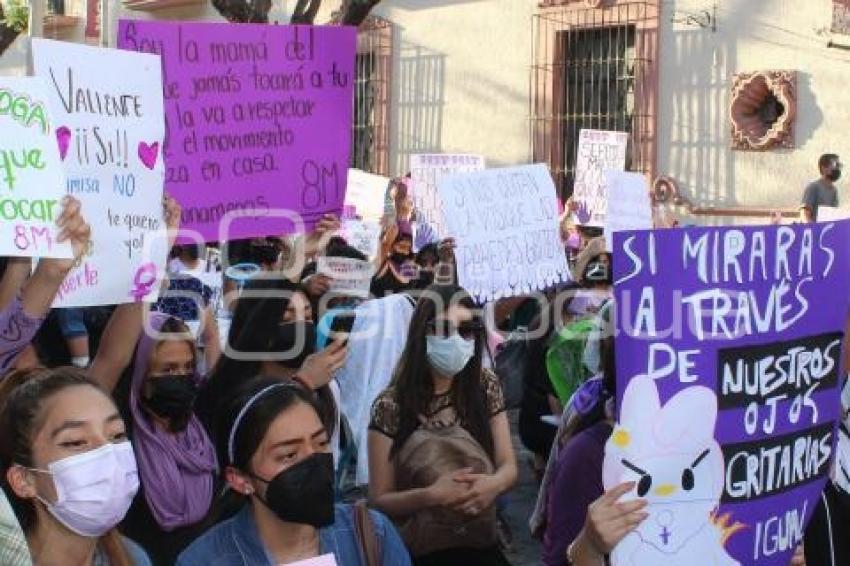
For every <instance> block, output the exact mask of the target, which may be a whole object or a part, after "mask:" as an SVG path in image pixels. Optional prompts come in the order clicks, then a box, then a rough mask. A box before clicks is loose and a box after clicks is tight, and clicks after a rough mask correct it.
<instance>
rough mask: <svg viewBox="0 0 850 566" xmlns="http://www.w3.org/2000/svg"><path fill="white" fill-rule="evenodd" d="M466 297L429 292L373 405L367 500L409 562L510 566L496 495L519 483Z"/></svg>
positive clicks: (496, 390)
mask: <svg viewBox="0 0 850 566" xmlns="http://www.w3.org/2000/svg"><path fill="white" fill-rule="evenodd" d="M474 310H475V305H474V303H473V302H472V299H471V298H470V297H469V295H468V294H467V293H466V292H465V291H464V290H463V289H461V288H459V287H454V286H431V287H428V288H427V289H426V290H425V291H424V292H423V293H422V296H421V298H420V299H419V303H418V305H417V307H416V310H415V311H414V313H413V318H412V320H411V323H410V332H409V334H408V337H407V342H406V345H405V349H404V353H403V354H402V357H401V360H400V361H399V365H398V367H397V369H396V373H395V376H394V378H393V382H392V384H391V385H390V387H389V388H388V389H387V390H385V391H384V392H383V393H382V394H381V395H380V396H379V397H378V399H377V400H376V401H375V404H374V406H373V409H372V420H371V424H370V432H369V480H370V481H369V483H370V487H369V489H370V493H369V496H370V499H371V501H372V502H373V504H374V505H375V507H376V508H378V509H379V510H381V511H383V512H384V513H386V514H387V515H389V516H390V517H391V518H393V519H394V520H395V521H396V524H397V525H399V527H400V531H401V533H402V537H403V538H404V540H405V543H406V544H407V545H408V548H409V550H410V551H411V555H412V556H413V558H414V563H415V564H420V565H429V564H435V565H436V564H439V565H441V566H447V565H448V566H450V565H452V564H479V565H486V564H507V560H506V559H505V557H504V555H503V554H502V553H501V551H500V550H499V548H498V545H497V540H496V511H495V506H494V501H495V499H496V497H498V496H499V495H501V494H502V493H504V492H506V491H507V490H508V489H510V487H511V486H512V485H513V484H514V482H515V481H516V477H517V469H516V460H515V457H514V451H513V446H512V445H511V438H510V430H509V426H508V420H507V416H506V413H505V403H504V396H503V394H502V389H501V385H500V383H499V380H498V378H497V377H496V376H495V374H493V373H492V372H490V371H488V370H484V369H482V367H481V358H482V349H483V344H484V332H483V331H484V326H483V324H482V323H481V320H480V319H479V318H478V317H476V315H475V313H474Z"/></svg>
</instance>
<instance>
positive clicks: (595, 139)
mask: <svg viewBox="0 0 850 566" xmlns="http://www.w3.org/2000/svg"><path fill="white" fill-rule="evenodd" d="M628 143H629V134H627V133H626V132H607V131H604V130H581V132H580V133H579V140H578V154H577V156H576V177H575V183H574V184H573V201H574V202H575V204H576V205H577V206H578V210H577V211H575V212H573V221H574V222H575V223H576V224H578V225H580V226H596V227H598V228H603V227H604V226H605V215H606V211H607V210H608V190H607V185H606V183H605V172H606V171H623V170H624V169H625V168H626V148H627V147H628Z"/></svg>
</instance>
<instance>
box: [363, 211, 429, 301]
mask: <svg viewBox="0 0 850 566" xmlns="http://www.w3.org/2000/svg"><path fill="white" fill-rule="evenodd" d="M381 245H382V248H383V249H382V250H381V252H380V253H379V257H380V258H381V262H380V263H379V264H378V266H377V270H376V271H375V276H374V277H373V278H372V286H371V288H370V292H371V293H372V295H374V296H375V297H379V298H380V297H385V296H387V295H391V294H395V293H401V292H403V291H406V290H408V289H410V288H412V287H414V286H415V285H416V282H417V277H418V273H419V269H418V266H417V265H416V262H415V261H414V259H415V256H414V255H413V234H412V232H411V231H410V224H409V223H404V222H399V223H398V225H395V226H392V227H390V229H388V230H387V232H386V233H385V234H384V237H383V241H382V244H381Z"/></svg>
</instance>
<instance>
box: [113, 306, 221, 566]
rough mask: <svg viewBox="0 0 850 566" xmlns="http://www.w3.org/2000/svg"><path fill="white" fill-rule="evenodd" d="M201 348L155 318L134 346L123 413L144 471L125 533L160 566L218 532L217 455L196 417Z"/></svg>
mask: <svg viewBox="0 0 850 566" xmlns="http://www.w3.org/2000/svg"><path fill="white" fill-rule="evenodd" d="M196 362H197V353H196V350H195V341H194V339H193V336H192V334H191V332H190V330H189V328H188V327H187V326H186V325H185V324H184V323H183V322H182V321H180V320H179V319H177V318H174V317H171V316H168V315H164V314H161V313H151V315H150V318H149V319H148V322H147V332H144V333H142V336H141V337H140V338H139V341H138V345H137V346H136V352H135V362H134V364H133V369H132V377H131V379H130V383H129V398H128V399H127V402H126V405H125V407H124V409H125V410H124V412H125V415H126V416H125V420H126V422H127V425H128V432H129V436H130V438H131V439H132V441H133V448H134V451H135V453H136V461H137V462H138V468H139V483H140V489H139V493H138V494H137V495H136V497H135V499H134V500H133V505H132V506H131V508H130V511H129V512H128V514H127V517H126V518H125V519H124V521H123V523H122V524H121V531H122V532H123V533H124V534H125V535H126V536H128V537H129V538H131V539H133V540H135V541H137V542H139V544H141V545H142V546H143V547H144V548H145V549H146V550H147V552H148V554H149V555H150V557H151V559H152V560H153V562H154V564H163V565H170V564H174V561H175V560H176V559H177V556H178V555H179V554H180V552H182V551H183V550H184V549H185V548H186V547H187V546H188V545H189V544H191V543H192V541H193V540H195V539H196V538H197V537H198V536H200V535H201V534H202V533H203V532H204V531H205V530H207V528H209V527H210V526H211V524H212V520H211V519H212V518H211V517H209V515H210V513H209V512H210V509H211V507H212V503H213V499H214V497H215V495H216V493H217V492H218V489H217V488H218V484H217V473H218V465H217V462H216V457H215V448H214V446H213V444H212V442H211V441H210V438H209V436H208V435H207V433H206V430H204V427H203V425H202V424H201V422H200V420H199V419H198V417H197V416H196V415H195V413H194V403H195V399H196V397H197V394H198V386H199V383H200V381H201V378H200V376H199V374H198V371H197V365H196Z"/></svg>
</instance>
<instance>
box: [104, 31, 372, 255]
mask: <svg viewBox="0 0 850 566" xmlns="http://www.w3.org/2000/svg"><path fill="white" fill-rule="evenodd" d="M356 33H357V30H355V29H354V28H352V27H349V26H332V27H321V26H269V25H247V24H218V23H185V22H184V23H166V22H153V21H151V22H141V21H132V20H122V21H121V22H120V23H119V29H118V46H119V47H121V48H122V49H128V50H131V51H142V52H151V53H159V54H160V55H162V60H163V70H164V85H163V88H164V91H163V92H164V96H165V115H166V116H165V117H166V123H167V129H168V137H167V139H166V142H165V147H164V148H163V150H164V152H165V157H166V161H167V163H168V169H167V174H166V180H165V185H166V189H167V190H168V192H169V193H170V194H171V195H172V196H174V198H176V199H177V200H178V201H179V202H180V204H181V205H182V207H183V228H185V229H191V230H195V231H197V232H199V233H200V234H201V236H202V237H203V238H204V239H206V240H207V241H213V240H220V241H224V240H230V239H238V238H252V237H262V236H272V235H274V236H277V235H280V234H283V233H286V232H293V231H298V230H299V229H301V228H304V227H299V226H298V225H297V224H298V223H297V222H295V221H294V218H293V215H295V214H297V215H298V216H300V218H302V219H303V221H304V223H305V224H306V229H310V228H312V225H313V224H315V222H317V221H318V220H320V219H321V218H322V216H323V215H325V214H328V213H335V214H339V213H340V211H341V210H342V205H343V201H344V197H345V187H346V176H347V174H348V159H349V151H350V143H351V112H352V96H353V94H352V93H353V83H354V56H355V41H356Z"/></svg>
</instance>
